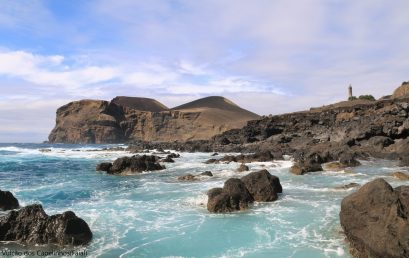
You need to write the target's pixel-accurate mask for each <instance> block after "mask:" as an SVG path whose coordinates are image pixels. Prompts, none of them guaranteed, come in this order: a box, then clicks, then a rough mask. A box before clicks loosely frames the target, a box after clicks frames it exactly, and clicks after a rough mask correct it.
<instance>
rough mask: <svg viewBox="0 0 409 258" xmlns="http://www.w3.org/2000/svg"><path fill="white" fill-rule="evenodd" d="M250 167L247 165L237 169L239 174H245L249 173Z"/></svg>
mask: <svg viewBox="0 0 409 258" xmlns="http://www.w3.org/2000/svg"><path fill="white" fill-rule="evenodd" d="M249 170H250V169H249V167H248V166H246V165H245V164H241V165H240V167H239V168H238V169H237V172H244V171H249Z"/></svg>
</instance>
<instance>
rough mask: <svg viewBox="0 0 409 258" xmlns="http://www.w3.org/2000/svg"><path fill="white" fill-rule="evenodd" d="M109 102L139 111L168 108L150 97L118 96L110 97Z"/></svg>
mask: <svg viewBox="0 0 409 258" xmlns="http://www.w3.org/2000/svg"><path fill="white" fill-rule="evenodd" d="M111 102H113V103H115V104H117V105H120V106H123V107H128V108H132V109H136V110H140V111H149V112H161V111H167V110H169V108H167V107H166V106H165V105H163V104H162V103H160V102H159V101H157V100H155V99H150V98H140V97H126V96H118V97H115V98H114V99H112V100H111Z"/></svg>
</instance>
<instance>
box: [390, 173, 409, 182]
mask: <svg viewBox="0 0 409 258" xmlns="http://www.w3.org/2000/svg"><path fill="white" fill-rule="evenodd" d="M392 176H393V177H394V178H397V179H400V180H409V175H408V174H406V173H403V172H400V171H398V172H394V173H392Z"/></svg>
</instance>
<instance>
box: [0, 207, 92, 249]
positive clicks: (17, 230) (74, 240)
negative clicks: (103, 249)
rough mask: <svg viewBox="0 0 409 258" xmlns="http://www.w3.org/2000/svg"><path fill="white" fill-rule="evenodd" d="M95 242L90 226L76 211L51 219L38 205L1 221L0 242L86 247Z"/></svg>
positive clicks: (12, 212) (25, 208) (21, 210)
mask: <svg viewBox="0 0 409 258" xmlns="http://www.w3.org/2000/svg"><path fill="white" fill-rule="evenodd" d="M91 239H92V232H91V230H90V228H89V226H88V224H87V223H86V222H85V221H84V220H83V219H81V218H78V217H77V216H76V215H75V213H74V212H72V211H67V212H64V213H63V214H57V215H53V216H48V215H47V214H46V213H45V212H44V210H43V207H42V206H41V205H39V204H35V205H30V206H27V207H24V208H22V209H20V210H15V211H11V212H10V213H9V214H7V215H6V216H5V217H1V218H0V241H17V242H19V243H22V244H29V245H37V244H39V245H44V244H57V245H61V246H64V245H74V246H76V245H85V244H87V243H89V242H90V241H91Z"/></svg>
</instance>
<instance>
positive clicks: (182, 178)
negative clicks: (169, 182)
mask: <svg viewBox="0 0 409 258" xmlns="http://www.w3.org/2000/svg"><path fill="white" fill-rule="evenodd" d="M178 180H179V181H196V180H197V178H196V176H194V175H192V174H187V175H183V176H180V177H178Z"/></svg>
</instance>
